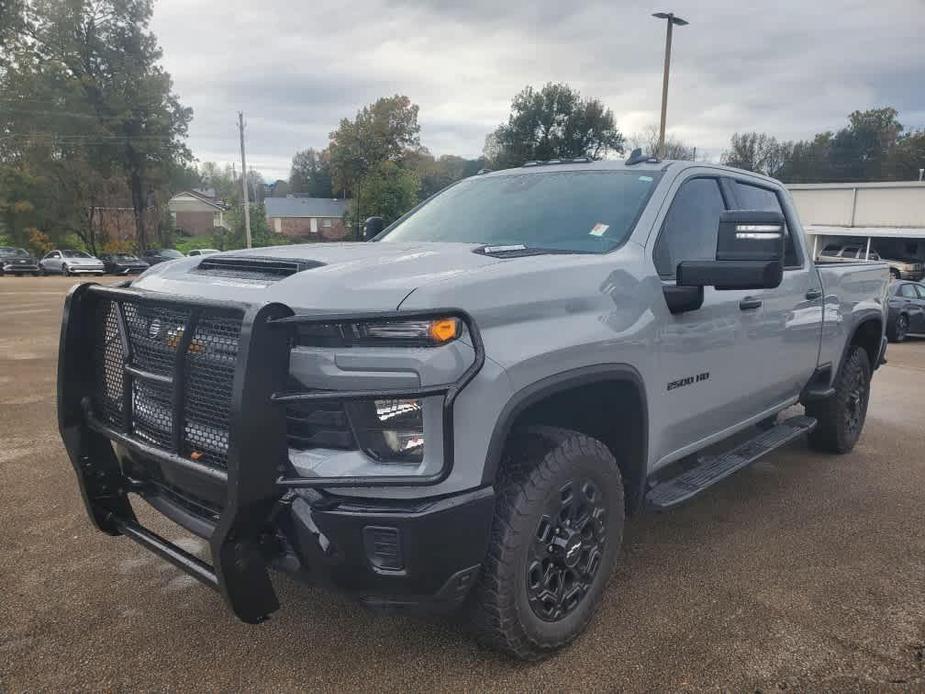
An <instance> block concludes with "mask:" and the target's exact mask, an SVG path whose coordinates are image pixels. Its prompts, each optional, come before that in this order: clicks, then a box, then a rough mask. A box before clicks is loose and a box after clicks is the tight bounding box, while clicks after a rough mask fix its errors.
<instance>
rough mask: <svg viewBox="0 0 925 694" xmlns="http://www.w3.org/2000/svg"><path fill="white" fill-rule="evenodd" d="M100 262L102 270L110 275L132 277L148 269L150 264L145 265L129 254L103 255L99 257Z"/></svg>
mask: <svg viewBox="0 0 925 694" xmlns="http://www.w3.org/2000/svg"><path fill="white" fill-rule="evenodd" d="M100 260H102V261H103V268H104V269H105V270H106V272H108V273H109V274H110V275H134V274H137V273H139V272H144V271H145V270H147V269H148V268H149V267H150V263H146V262H145V261H143V260H141V259H139V258H138V257H137V256H134V255H132V254H131V253H104V254H103V255H101V256H100Z"/></svg>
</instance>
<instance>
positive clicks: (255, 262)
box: [190, 255, 324, 282]
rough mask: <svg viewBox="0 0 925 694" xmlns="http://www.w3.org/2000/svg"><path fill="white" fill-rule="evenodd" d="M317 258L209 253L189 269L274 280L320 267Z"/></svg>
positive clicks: (213, 275)
mask: <svg viewBox="0 0 925 694" xmlns="http://www.w3.org/2000/svg"><path fill="white" fill-rule="evenodd" d="M323 265H324V263H320V262H318V261H317V260H304V259H300V258H265V257H261V256H249V255H225V256H222V255H210V256H206V257H205V258H204V259H203V261H202V262H201V263H199V265H197V266H196V267H195V268H193V269H192V270H190V272H192V273H195V274H197V275H208V276H210V277H230V278H232V279H240V280H257V281H260V282H276V281H279V280H281V279H285V278H286V277H289V276H290V275H294V274H296V273H297V272H302V271H303V270H311V269H312V268H316V267H322V266H323Z"/></svg>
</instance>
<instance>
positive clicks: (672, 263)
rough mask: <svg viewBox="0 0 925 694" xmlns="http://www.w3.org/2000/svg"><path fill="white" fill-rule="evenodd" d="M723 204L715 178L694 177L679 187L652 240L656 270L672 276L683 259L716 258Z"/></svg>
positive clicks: (665, 276)
mask: <svg viewBox="0 0 925 694" xmlns="http://www.w3.org/2000/svg"><path fill="white" fill-rule="evenodd" d="M725 209H726V205H725V203H724V202H723V194H722V193H721V192H720V189H719V182H718V181H717V180H716V179H715V178H693V179H691V180H689V181H686V182H685V183H683V184H682V185H681V187H680V188H679V189H678V192H677V193H676V194H675V196H674V200H672V201H671V207H669V208H668V215H667V216H666V217H665V221H664V223H663V224H662V231H661V233H660V234H659V235H658V241H656V242H655V252H654V254H653V259H654V260H655V269H656V270H658V274H659V275H660V276H662V277H664V278H669V277H674V276H675V271H676V270H677V267H678V263H680V262H681V261H682V260H713V259H714V258H716V232H717V231H718V229H719V215H720V213H721V212H724V211H725Z"/></svg>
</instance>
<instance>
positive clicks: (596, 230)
mask: <svg viewBox="0 0 925 694" xmlns="http://www.w3.org/2000/svg"><path fill="white" fill-rule="evenodd" d="M609 228H610V225H609V224H601V223H600V222H598V223H597V224H595V225H594V226H593V227H591V231H589V232H588V233H589V234H591V236H603V235H604V233H605V232H606V231H607V230H608V229H609Z"/></svg>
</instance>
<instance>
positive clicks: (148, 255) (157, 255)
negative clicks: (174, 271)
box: [141, 248, 186, 265]
mask: <svg viewBox="0 0 925 694" xmlns="http://www.w3.org/2000/svg"><path fill="white" fill-rule="evenodd" d="M185 257H186V256H185V255H183V254H182V253H180V251H177V250H174V249H173V248H149V249H148V250H146V251H145V252H144V253H142V254H141V259H142V260H144V261H145V262H146V263H147V264H148V265H157V264H158V263H163V262H166V261H168V260H176V259H177V258H185Z"/></svg>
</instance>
